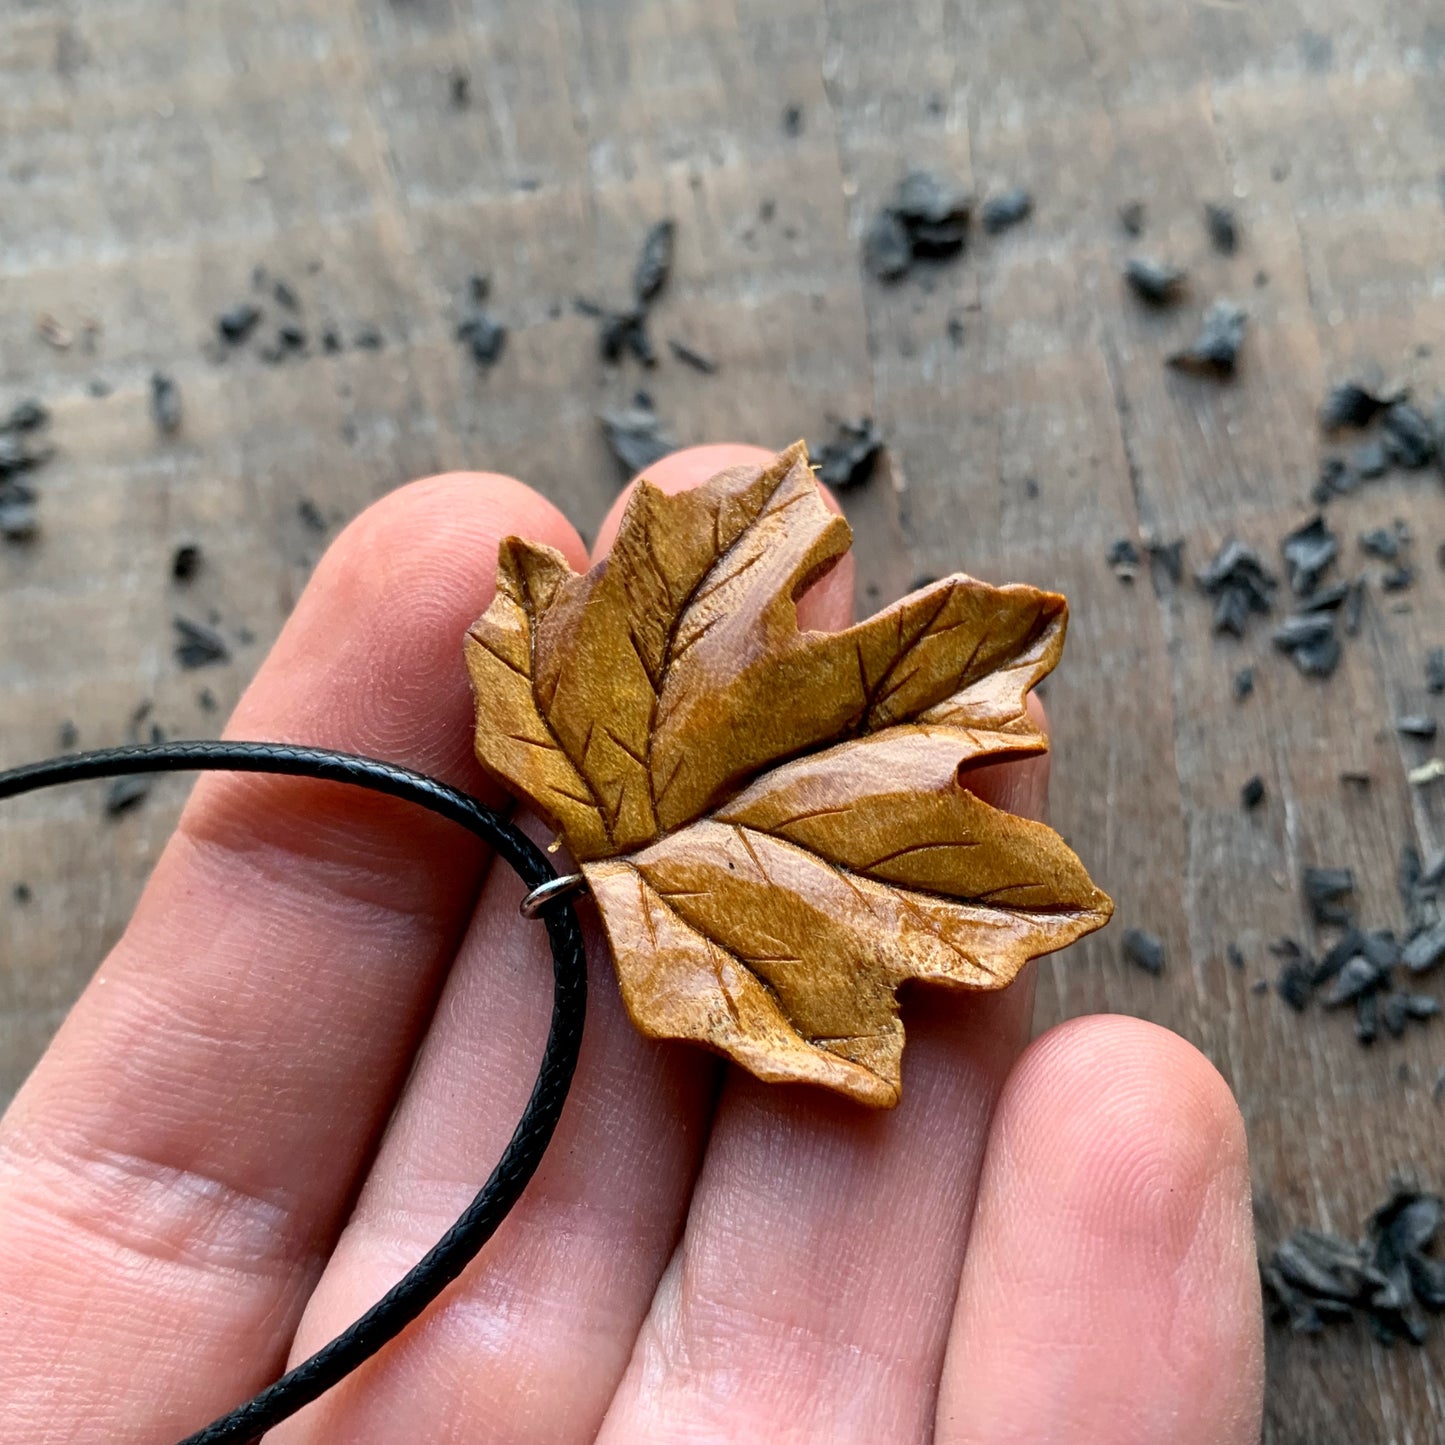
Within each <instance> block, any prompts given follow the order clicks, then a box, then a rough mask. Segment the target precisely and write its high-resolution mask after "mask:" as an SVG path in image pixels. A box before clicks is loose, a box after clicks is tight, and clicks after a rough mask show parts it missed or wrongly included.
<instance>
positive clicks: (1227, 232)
mask: <svg viewBox="0 0 1445 1445" xmlns="http://www.w3.org/2000/svg"><path fill="white" fill-rule="evenodd" d="M1204 225H1205V229H1206V230H1208V232H1209V240H1210V243H1211V244H1212V245H1213V247H1214V249H1215V250H1216V251H1219V252H1220V253H1222V254H1223V255H1225V256H1232V255H1233V254H1234V253H1235V251H1237V250H1238V249H1239V222H1238V221H1237V220H1236V219H1235V215H1234V210H1233V208H1232V207H1230V206H1224V205H1220V204H1219V203H1218V202H1216V201H1209V202H1206V203H1205V207H1204Z"/></svg>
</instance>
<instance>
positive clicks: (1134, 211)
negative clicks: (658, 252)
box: [1119, 201, 1149, 236]
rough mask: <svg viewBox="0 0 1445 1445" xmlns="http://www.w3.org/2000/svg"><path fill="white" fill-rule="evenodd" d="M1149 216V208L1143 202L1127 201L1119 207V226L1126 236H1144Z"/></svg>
mask: <svg viewBox="0 0 1445 1445" xmlns="http://www.w3.org/2000/svg"><path fill="white" fill-rule="evenodd" d="M1148 215H1149V212H1148V208H1147V207H1146V206H1145V205H1144V202H1143V201H1125V202H1124V204H1123V205H1122V206H1120V207H1119V225H1120V226H1121V227H1122V228H1123V231H1124V234H1125V235H1126V236H1142V235H1143V234H1144V223H1145V221H1146V220H1147V219H1148Z"/></svg>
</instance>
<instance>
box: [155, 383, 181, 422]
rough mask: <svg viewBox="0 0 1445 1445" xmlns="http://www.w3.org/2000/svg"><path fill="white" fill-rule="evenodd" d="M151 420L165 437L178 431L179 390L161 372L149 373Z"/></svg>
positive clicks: (179, 411) (179, 415)
mask: <svg viewBox="0 0 1445 1445" xmlns="http://www.w3.org/2000/svg"><path fill="white" fill-rule="evenodd" d="M151 419H152V420H153V421H154V422H155V424H156V428H157V430H159V431H161V432H163V433H165V434H166V435H170V434H171V433H173V432H176V431H178V430H180V425H181V389H180V387H179V386H177V385H176V382H175V379H174V378H173V377H170V376H167V375H166V374H165V372H163V371H156V372H152V373H151Z"/></svg>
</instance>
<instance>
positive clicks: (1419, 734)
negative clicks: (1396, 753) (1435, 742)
mask: <svg viewBox="0 0 1445 1445" xmlns="http://www.w3.org/2000/svg"><path fill="white" fill-rule="evenodd" d="M1439 730H1440V725H1439V724H1438V723H1437V722H1436V721H1435V719H1434V718H1432V717H1429V716H1427V715H1426V714H1425V713H1409V714H1407V715H1406V716H1404V717H1402V718H1399V719H1397V720H1396V722H1395V731H1396V732H1397V733H1399V734H1400V736H1401V737H1404V738H1419V739H1420V741H1421V742H1426V743H1428V742H1430V741H1431V739H1432V738H1434V736H1435V734H1436V733H1437V732H1439Z"/></svg>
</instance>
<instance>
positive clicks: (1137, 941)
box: [1123, 928, 1164, 978]
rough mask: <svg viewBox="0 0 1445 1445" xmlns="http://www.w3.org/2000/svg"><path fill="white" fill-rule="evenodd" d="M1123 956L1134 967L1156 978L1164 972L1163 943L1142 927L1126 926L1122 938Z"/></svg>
mask: <svg viewBox="0 0 1445 1445" xmlns="http://www.w3.org/2000/svg"><path fill="white" fill-rule="evenodd" d="M1123 949H1124V958H1125V959H1126V960H1127V961H1128V962H1129V963H1132V964H1133V965H1134V966H1135V967H1136V968H1142V969H1143V970H1144V972H1145V973H1149V974H1153V975H1154V977H1155V978H1158V977H1159V975H1160V974H1161V973H1163V972H1164V943H1163V940H1162V939H1160V938H1158V937H1157V936H1156V935H1155V934H1152V933H1149V932H1148V931H1147V930H1145V929H1143V928H1126V929H1125V930H1124V938H1123Z"/></svg>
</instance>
